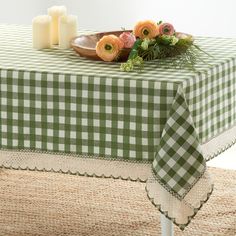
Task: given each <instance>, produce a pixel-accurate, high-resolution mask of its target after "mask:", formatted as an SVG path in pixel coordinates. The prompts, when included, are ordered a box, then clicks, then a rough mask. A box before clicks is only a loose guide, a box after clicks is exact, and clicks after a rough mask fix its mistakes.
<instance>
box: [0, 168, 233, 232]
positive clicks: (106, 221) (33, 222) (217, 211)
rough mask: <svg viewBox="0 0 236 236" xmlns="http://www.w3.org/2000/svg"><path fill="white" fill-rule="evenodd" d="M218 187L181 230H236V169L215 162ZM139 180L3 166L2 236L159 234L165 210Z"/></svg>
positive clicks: (0, 177)
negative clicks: (158, 205) (231, 169)
mask: <svg viewBox="0 0 236 236" xmlns="http://www.w3.org/2000/svg"><path fill="white" fill-rule="evenodd" d="M210 173H211V176H212V178H213V180H214V182H215V190H214V192H213V194H212V197H211V198H210V200H209V201H208V203H207V204H205V205H204V206H203V208H202V209H201V211H200V212H199V213H198V214H197V216H196V217H195V219H194V220H193V221H192V223H191V224H190V225H189V226H188V227H187V228H186V229H185V231H184V232H182V231H181V230H179V229H178V228H177V227H175V235H176V236H182V235H183V236H220V235H227V236H234V235H236V171H229V170H222V169H217V168H210ZM144 188H145V184H144V183H139V182H131V181H122V180H113V179H102V178H91V177H81V176H74V175H67V174H60V173H46V172H37V171H20V170H6V169H0V235H1V236H28V235H30V236H35V235H37V236H60V235H63V236H67V235H68V236H87V235H88V236H146V235H150V236H154V235H155V236H156V235H161V233H160V232H161V228H160V214H159V212H158V211H157V209H155V207H154V206H153V205H152V204H151V202H150V201H149V200H148V199H147V196H146V192H145V190H144Z"/></svg>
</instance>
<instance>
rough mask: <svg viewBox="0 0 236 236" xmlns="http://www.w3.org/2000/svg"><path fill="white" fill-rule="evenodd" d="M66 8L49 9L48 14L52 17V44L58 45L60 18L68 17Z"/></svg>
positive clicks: (54, 7) (55, 7)
mask: <svg viewBox="0 0 236 236" xmlns="http://www.w3.org/2000/svg"><path fill="white" fill-rule="evenodd" d="M66 12H67V10H66V7H64V6H53V7H50V8H49V9H48V14H49V15H50V16H51V17H52V26H51V40H52V44H58V42H59V40H58V29H59V18H60V17H61V16H64V15H66Z"/></svg>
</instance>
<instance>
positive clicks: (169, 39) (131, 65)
mask: <svg viewBox="0 0 236 236" xmlns="http://www.w3.org/2000/svg"><path fill="white" fill-rule="evenodd" d="M124 49H130V52H129V56H128V59H127V61H126V62H125V63H122V64H121V70H123V71H132V70H134V69H135V68H137V69H139V70H141V69H142V68H143V66H144V61H150V60H155V59H164V58H170V57H174V58H176V56H179V55H180V56H179V57H178V60H173V63H172V64H173V65H176V66H179V67H181V66H184V65H187V66H190V67H191V68H192V69H194V64H195V63H196V61H197V60H198V59H199V57H198V53H199V52H200V51H202V50H201V49H200V48H199V47H198V46H197V45H195V44H194V39H193V37H192V36H191V35H188V34H183V33H178V32H176V31H175V29H174V27H173V25H172V24H169V23H163V22H161V21H160V22H158V23H156V22H154V21H151V20H146V21H139V22H138V23H137V24H136V25H135V27H134V29H133V31H125V30H124V32H123V33H121V34H120V35H119V36H115V35H112V34H111V35H105V36H103V37H102V38H101V39H100V40H99V41H98V42H97V45H96V53H97V55H98V56H99V57H100V58H101V59H102V60H104V61H107V62H111V61H118V60H119V56H120V54H121V52H122V50H124Z"/></svg>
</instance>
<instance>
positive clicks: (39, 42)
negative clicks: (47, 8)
mask: <svg viewBox="0 0 236 236" xmlns="http://www.w3.org/2000/svg"><path fill="white" fill-rule="evenodd" d="M51 20H52V19H51V17H50V16H47V15H43V16H37V17H35V18H34V19H33V21H32V31H33V37H32V38H33V48H35V49H43V48H50V47H51V37H50V34H51V32H50V31H51Z"/></svg>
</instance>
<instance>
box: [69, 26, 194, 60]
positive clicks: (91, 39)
mask: <svg viewBox="0 0 236 236" xmlns="http://www.w3.org/2000/svg"><path fill="white" fill-rule="evenodd" d="M123 32H132V31H131V30H126V31H110V32H102V33H97V34H90V35H80V36H78V37H75V38H74V39H72V41H71V46H72V48H73V49H74V50H75V51H76V52H77V53H78V54H79V55H80V56H81V57H86V58H89V59H92V60H99V61H102V59H101V58H100V57H98V55H97V54H96V49H95V48H96V44H97V42H98V41H99V40H100V39H101V38H102V37H103V36H104V35H109V34H114V35H116V36H118V37H119V36H120V34H121V33H123ZM176 36H177V37H178V38H181V37H192V36H191V35H189V34H185V33H180V32H177V33H176ZM192 40H193V38H192ZM130 51H131V49H130V48H124V49H122V50H121V54H120V56H119V61H126V60H127V59H128V57H129V53H130Z"/></svg>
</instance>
